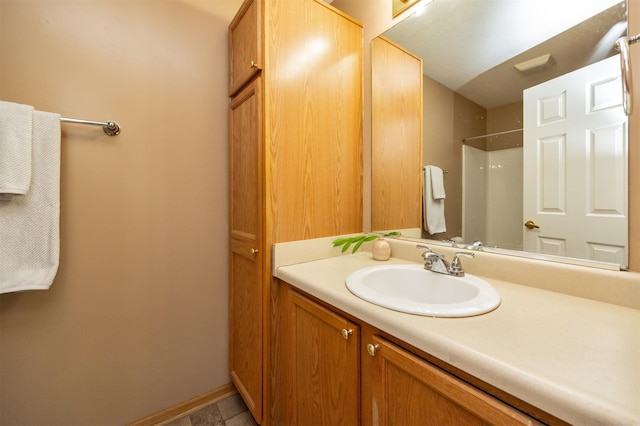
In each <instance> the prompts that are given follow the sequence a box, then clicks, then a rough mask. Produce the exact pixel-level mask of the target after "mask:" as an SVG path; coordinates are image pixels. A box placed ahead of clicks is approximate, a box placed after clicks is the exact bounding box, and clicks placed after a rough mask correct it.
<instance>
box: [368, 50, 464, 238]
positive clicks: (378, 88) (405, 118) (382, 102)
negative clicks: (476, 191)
mask: <svg viewBox="0 0 640 426" xmlns="http://www.w3.org/2000/svg"><path fill="white" fill-rule="evenodd" d="M422 78H423V75H422V60H421V59H420V58H418V57H416V56H414V55H413V54H412V53H410V52H408V51H406V50H404V49H402V48H400V47H399V46H397V45H396V44H394V43H392V42H390V41H389V40H387V39H386V38H384V37H376V38H375V39H373V40H372V41H371V114H372V118H371V168H372V170H375V173H372V175H371V186H372V191H371V227H372V229H406V228H419V229H420V228H422V186H421V185H422V172H421V170H422V164H423V163H422ZM395 117H401V118H402V119H395ZM425 164H427V163H425ZM449 203H451V200H447V212H449V208H448V206H449V205H450V204H449ZM447 219H448V218H447ZM447 224H449V223H448V222H447Z"/></svg>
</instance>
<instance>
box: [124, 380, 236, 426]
mask: <svg viewBox="0 0 640 426" xmlns="http://www.w3.org/2000/svg"><path fill="white" fill-rule="evenodd" d="M236 393H238V392H237V391H236V388H235V387H234V386H233V385H232V384H228V385H224V386H222V387H220V388H218V389H214V390H212V391H209V392H206V393H203V394H202V395H199V396H195V397H193V398H191V399H188V400H186V401H183V402H180V403H178V404H176V405H174V406H173V407H169V408H167V409H164V410H162V411H159V412H157V413H155V414H151V415H149V416H147V417H145V418H142V419H140V420H136V421H135V422H133V423H129V424H128V426H160V425H164V424H166V423H169V422H171V421H173V420H176V419H179V418H180V417H184V416H186V415H189V414H191V413H193V412H195V411H198V410H199V409H201V408H203V407H206V406H207V405H210V404H215V403H216V402H218V401H222V400H223V399H225V398H228V397H230V396H231V395H233V394H236Z"/></svg>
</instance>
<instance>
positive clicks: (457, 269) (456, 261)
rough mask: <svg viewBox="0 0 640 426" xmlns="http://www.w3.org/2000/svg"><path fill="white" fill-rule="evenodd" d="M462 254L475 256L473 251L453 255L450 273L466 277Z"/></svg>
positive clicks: (470, 256)
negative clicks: (461, 261)
mask: <svg viewBox="0 0 640 426" xmlns="http://www.w3.org/2000/svg"><path fill="white" fill-rule="evenodd" d="M460 256H464V257H469V258H473V257H474V256H475V254H473V253H464V252H458V253H456V254H455V255H454V256H453V260H452V261H451V266H450V268H449V274H450V275H454V276H456V277H464V269H462V264H461V263H460Z"/></svg>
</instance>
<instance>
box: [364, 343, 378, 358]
mask: <svg viewBox="0 0 640 426" xmlns="http://www.w3.org/2000/svg"><path fill="white" fill-rule="evenodd" d="M378 349H380V345H378V344H377V343H376V344H373V343H369V344H368V345H367V352H369V355H371V356H376V352H378Z"/></svg>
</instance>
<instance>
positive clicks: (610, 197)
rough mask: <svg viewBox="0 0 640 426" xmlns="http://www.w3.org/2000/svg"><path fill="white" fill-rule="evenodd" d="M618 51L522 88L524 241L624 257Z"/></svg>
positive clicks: (560, 250) (623, 261)
mask: <svg viewBox="0 0 640 426" xmlns="http://www.w3.org/2000/svg"><path fill="white" fill-rule="evenodd" d="M620 84H621V83H620V67H619V58H618V57H617V56H614V57H611V58H609V59H605V60H604V61H601V62H598V63H596V64H593V65H590V66H588V67H585V68H582V69H580V70H578V71H575V72H572V73H569V74H566V75H564V76H561V77H558V78H556V79H554V80H551V81H549V82H547V83H543V84H541V85H538V86H535V87H532V88H530V89H527V90H525V92H524V158H525V162H524V208H523V215H524V216H523V223H524V222H526V221H529V220H532V221H534V222H535V224H536V225H537V226H539V227H538V228H533V229H528V228H526V227H523V240H524V248H525V250H526V251H533V252H539V253H545V254H553V255H559V256H568V257H575V258H583V259H590V260H595V261H602V262H611V263H616V264H620V265H622V266H626V265H627V244H628V241H627V240H628V232H627V226H628V219H627V209H628V207H627V176H628V168H627V143H628V141H627V117H626V116H625V115H624V112H623V111H622V97H621V90H620Z"/></svg>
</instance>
